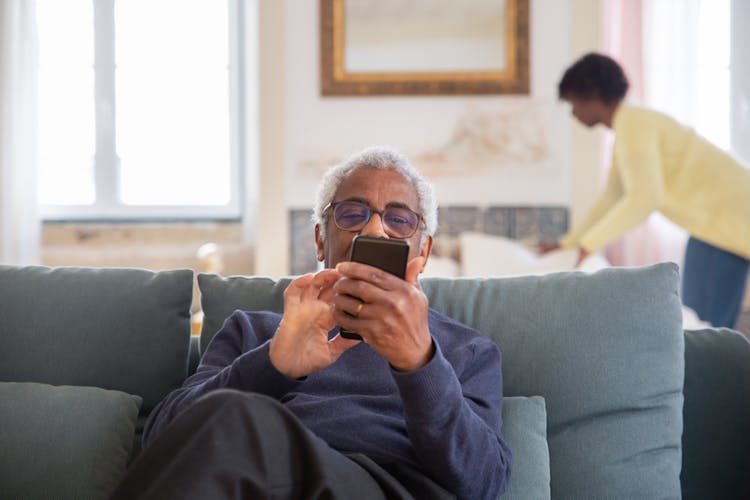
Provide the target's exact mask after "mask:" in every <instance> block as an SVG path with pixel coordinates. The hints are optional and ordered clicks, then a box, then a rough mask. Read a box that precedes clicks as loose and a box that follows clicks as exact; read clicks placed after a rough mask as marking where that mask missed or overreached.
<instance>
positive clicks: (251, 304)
mask: <svg viewBox="0 0 750 500" xmlns="http://www.w3.org/2000/svg"><path fill="white" fill-rule="evenodd" d="M291 281H292V280H291V278H282V279H280V280H278V281H276V280H273V279H271V278H263V277H245V276H231V277H229V278H224V277H222V276H219V275H216V274H199V275H198V288H199V289H200V292H201V308H202V309H203V324H202V325H201V352H205V350H206V347H207V346H208V343H209V342H210V341H211V339H212V338H213V337H214V335H215V334H216V332H218V331H219V329H220V328H221V325H223V324H224V320H225V319H227V318H228V317H229V316H230V315H231V314H232V313H233V312H234V311H235V310H237V309H241V310H243V311H275V312H281V311H282V310H283V309H284V290H286V287H287V286H289V283H290V282H291Z"/></svg>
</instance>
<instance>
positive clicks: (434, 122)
mask: <svg viewBox="0 0 750 500" xmlns="http://www.w3.org/2000/svg"><path fill="white" fill-rule="evenodd" d="M600 1H601V0H531V11H530V17H531V27H530V28H531V29H530V32H531V68H530V69H531V93H530V95H529V96H479V97H470V96H469V97H466V96H457V97H450V96H446V97H407V96H405V97H326V98H323V97H321V96H320V91H319V81H320V79H319V61H320V57H319V35H318V29H319V20H318V5H319V3H318V2H317V1H312V0H285V1H284V2H277V1H272V2H271V1H269V2H266V1H263V0H260V2H259V3H260V4H261V6H260V11H259V12H260V17H259V25H260V49H261V57H260V75H261V92H260V97H259V100H260V110H261V111H260V123H259V129H260V133H261V144H260V151H261V154H260V185H259V193H260V195H259V216H258V220H259V221H263V224H264V225H261V223H260V222H259V224H258V233H257V235H256V244H257V252H256V253H257V255H258V258H257V260H256V274H267V275H271V276H279V275H283V274H286V273H287V272H288V267H287V266H288V246H289V244H288V232H287V230H286V228H287V224H288V223H287V207H309V206H311V204H312V201H313V196H314V190H315V185H316V183H317V179H318V178H319V174H320V171H322V169H323V168H324V166H325V165H327V164H330V163H332V162H335V161H339V160H340V159H342V158H343V157H345V156H347V155H348V154H350V153H352V152H355V151H357V150H359V149H361V148H363V147H365V146H368V145H371V144H390V145H392V146H394V147H396V148H397V149H400V150H402V151H404V152H405V153H407V154H408V155H409V156H411V157H412V159H414V156H413V155H416V156H419V154H420V153H421V152H423V151H424V150H425V149H429V148H431V147H433V148H434V147H435V146H436V145H439V144H443V143H445V141H446V140H448V138H449V136H450V134H451V133H452V131H453V130H454V128H455V126H456V122H457V121H458V120H459V119H460V118H461V117H462V116H466V114H471V113H486V112H489V113H510V114H519V115H518V116H521V115H523V113H525V112H526V111H530V112H534V113H537V115H538V116H539V117H541V122H542V124H543V131H544V135H545V141H546V142H545V144H546V145H547V157H546V159H545V161H543V162H541V163H540V164H539V165H535V166H534V167H533V168H530V169H526V170H524V169H521V168H509V169H506V170H504V171H498V172H490V173H488V174H487V176H485V177H484V178H482V179H478V178H476V179H474V180H471V175H460V176H452V177H447V178H444V177H438V178H436V179H432V180H433V182H435V184H436V190H437V194H438V200H439V201H440V202H441V203H445V200H446V199H447V200H448V201H449V202H450V203H453V204H461V203H464V204H465V203H469V202H476V200H477V199H480V200H482V203H492V204H496V205H502V204H523V203H526V204H532V205H533V204H537V205H545V204H547V205H552V204H562V205H570V206H571V208H572V212H573V217H574V218H576V217H577V216H578V213H579V212H580V211H581V209H579V207H578V206H577V205H578V201H579V197H580V198H581V199H582V200H583V201H584V202H585V203H586V204H588V203H590V196H589V194H588V193H589V191H592V192H595V190H596V188H597V184H596V182H592V180H593V179H592V177H591V176H592V175H595V174H596V173H597V172H598V168H597V166H596V165H598V163H599V161H600V154H599V153H598V152H597V147H598V146H597V144H598V143H597V140H596V134H588V136H586V135H585V134H583V132H582V131H580V130H574V128H573V124H572V120H571V119H570V118H569V117H568V116H567V115H566V112H565V110H564V108H563V107H562V106H561V105H560V104H559V103H558V102H557V98H556V85H557V81H558V79H559V77H560V75H561V73H562V71H563V70H564V68H565V67H566V66H567V65H568V64H569V63H570V62H571V61H572V60H573V58H574V57H575V56H577V55H579V54H580V53H581V52H583V51H585V50H591V49H594V48H596V46H597V44H598V40H599V30H598V26H599V24H600V23H599V20H598V15H599V2H600ZM264 51H265V52H264ZM268 51H272V53H268ZM579 148H582V151H583V152H580V151H578V149H579ZM282 163H283V165H282ZM415 163H417V167H420V165H419V163H418V162H415ZM469 174H471V173H470V172H469ZM428 177H429V174H428ZM462 178H463V180H462ZM467 178H468V179H469V180H466V179H467ZM488 179H490V180H491V181H492V182H487V180H488ZM588 186H591V187H588ZM587 197H589V199H587ZM311 237H312V231H311Z"/></svg>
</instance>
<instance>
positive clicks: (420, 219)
mask: <svg viewBox="0 0 750 500" xmlns="http://www.w3.org/2000/svg"><path fill="white" fill-rule="evenodd" d="M341 203H355V204H357V205H362V206H363V207H366V208H367V210H368V211H369V213H370V215H369V217H367V220H366V221H365V223H364V224H363V225H362V227H361V228H359V229H345V228H343V227H341V226H339V225H338V223H337V222H336V217H335V216H334V217H332V219H333V223H334V225H335V226H336V227H337V228H338V229H340V230H342V231H348V232H350V233H358V232H360V231H362V230H363V229H364V228H365V227H366V226H367V224H369V223H370V219H372V216H373V215H374V214H378V215H379V216H380V226H381V227H382V228H383V231H385V232H386V234H388V236H390V237H391V238H396V239H399V240H407V239H409V238H411V237H412V236H414V235H415V234H417V231H418V230H419V229H420V228H424V227H425V226H426V225H427V222H426V221H425V220H424V217H423V216H422V214H420V213H419V212H415V211H414V210H412V209H411V208H409V207H407V206H405V205H398V206H395V207H393V206H389V205H386V207H385V208H384V209H383V210H378V209H377V208H373V207H371V206H370V205H369V204H367V203H364V202H362V201H359V200H341V201H332V202H330V203H329V204H328V205H326V206H325V207H324V208H323V210H322V211H321V213H322V214H325V213H326V212H327V211H328V210H329V209H330V210H331V211H333V210H335V209H336V205H340V204H341ZM389 208H402V209H404V210H408V211H409V212H411V213H413V214H414V215H416V216H417V225H416V226H414V231H412V232H411V234H409V236H394V235H392V234H390V233H389V228H388V225H387V224H386V223H385V218H384V217H383V213H384V212H385V211H386V210H388V209H389Z"/></svg>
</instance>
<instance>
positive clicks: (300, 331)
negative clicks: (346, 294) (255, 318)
mask: <svg viewBox="0 0 750 500" xmlns="http://www.w3.org/2000/svg"><path fill="white" fill-rule="evenodd" d="M339 278H341V275H340V274H339V273H338V272H336V271H334V270H332V269H326V270H324V271H320V272H318V273H316V274H305V275H304V276H300V277H299V278H297V279H295V280H294V281H292V282H291V283H290V284H289V287H287V289H286V290H285V291H284V316H283V318H282V319H281V323H280V324H279V328H278V329H277V330H276V333H275V334H274V336H273V338H272V339H271V344H270V346H269V356H270V358H271V363H273V365H274V366H275V367H276V369H277V370H279V371H280V372H281V373H283V374H284V375H286V376H287V377H289V378H301V377H305V376H307V375H310V374H311V373H315V372H317V371H319V370H322V369H323V368H326V367H327V366H330V365H331V364H333V363H334V362H335V361H336V360H337V359H338V358H339V356H341V354H342V353H343V352H344V351H346V350H347V349H350V348H352V347H354V346H355V345H357V344H358V343H359V342H360V341H359V340H349V339H345V338H343V337H341V336H340V335H336V337H334V338H333V339H331V340H328V332H329V331H330V330H331V329H332V328H333V327H334V326H336V324H335V322H334V320H333V315H332V313H331V297H332V296H333V290H332V286H333V284H334V283H335V282H336V281H338V279H339Z"/></svg>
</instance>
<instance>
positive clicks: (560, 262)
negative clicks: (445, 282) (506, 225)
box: [459, 232, 609, 277]
mask: <svg viewBox="0 0 750 500" xmlns="http://www.w3.org/2000/svg"><path fill="white" fill-rule="evenodd" d="M459 248H460V251H461V269H460V272H461V276H467V277H479V276H524V275H530V274H533V275H539V274H548V273H555V272H560V271H571V270H573V269H574V268H575V264H576V261H577V260H578V250H577V249H575V248H570V249H565V250H554V251H552V252H549V253H546V254H544V255H540V254H539V253H537V251H536V250H535V249H531V248H529V247H527V246H526V245H525V244H523V243H522V242H520V241H518V240H512V239H509V238H504V237H502V236H493V235H489V234H483V233H472V232H467V233H462V234H461V235H460V236H459ZM608 266H609V262H607V259H605V258H604V257H603V256H601V255H599V254H592V255H589V257H587V258H586V259H585V260H584V261H583V262H582V263H581V266H579V268H578V269H579V270H581V271H584V272H593V271H598V270H599V269H602V268H605V267H608Z"/></svg>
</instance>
